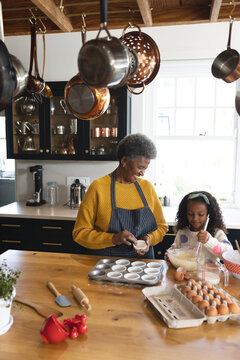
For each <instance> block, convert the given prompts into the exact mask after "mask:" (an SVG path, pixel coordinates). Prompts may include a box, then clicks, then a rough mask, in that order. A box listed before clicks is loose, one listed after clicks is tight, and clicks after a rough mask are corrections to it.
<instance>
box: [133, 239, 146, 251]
mask: <svg viewBox="0 0 240 360" xmlns="http://www.w3.org/2000/svg"><path fill="white" fill-rule="evenodd" d="M133 247H134V249H136V250H145V249H146V248H147V244H146V242H145V241H144V240H137V244H136V245H133Z"/></svg>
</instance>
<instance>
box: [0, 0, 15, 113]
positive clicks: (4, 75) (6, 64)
mask: <svg viewBox="0 0 240 360" xmlns="http://www.w3.org/2000/svg"><path fill="white" fill-rule="evenodd" d="M0 39H1V40H0V111H2V110H4V109H6V107H7V106H9V105H10V104H11V102H12V98H13V94H14V91H15V89H16V85H17V80H16V71H15V69H14V67H13V64H12V59H11V56H10V54H9V52H8V49H7V47H6V45H5V44H4V31H3V18H2V2H1V1H0Z"/></svg>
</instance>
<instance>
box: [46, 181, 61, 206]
mask: <svg viewBox="0 0 240 360" xmlns="http://www.w3.org/2000/svg"><path fill="white" fill-rule="evenodd" d="M58 197H59V187H58V185H57V183H56V181H50V182H48V183H47V204H48V205H49V206H55V205H57V204H58Z"/></svg>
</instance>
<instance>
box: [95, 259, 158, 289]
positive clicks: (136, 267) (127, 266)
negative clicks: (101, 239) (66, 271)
mask: <svg viewBox="0 0 240 360" xmlns="http://www.w3.org/2000/svg"><path fill="white" fill-rule="evenodd" d="M162 271H163V265H162V264H161V263H160V262H156V261H150V262H145V261H130V260H128V259H123V258H121V259H116V260H115V259H111V258H108V259H101V260H99V261H98V262H97V264H96V265H95V266H94V268H93V269H92V270H91V271H90V272H89V273H88V276H89V277H90V278H91V279H92V280H98V281H100V280H101V281H102V280H104V281H111V282H114V283H118V282H121V283H128V284H141V285H156V284H158V282H159V280H160V277H161V274H162Z"/></svg>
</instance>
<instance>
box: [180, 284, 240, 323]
mask: <svg viewBox="0 0 240 360" xmlns="http://www.w3.org/2000/svg"><path fill="white" fill-rule="evenodd" d="M183 287H184V285H177V289H178V291H179V292H181V291H182V288H183ZM216 289H218V290H220V292H221V293H223V294H224V295H225V297H229V298H230V299H231V300H232V302H235V303H237V304H238V306H239V307H240V301H238V300H237V299H236V298H234V297H233V296H231V295H230V294H229V293H227V292H226V291H225V290H223V289H222V288H218V287H216ZM181 293H182V292H181ZM183 296H184V297H186V296H185V295H183ZM186 299H187V300H188V301H190V302H191V304H192V305H194V304H193V303H192V301H191V300H190V299H188V298H186ZM194 306H195V307H197V308H198V306H197V305H194ZM200 311H201V312H202V313H203V314H204V315H205V318H206V320H207V322H208V323H209V324H214V323H215V322H216V321H226V320H228V319H231V320H234V319H236V318H238V317H240V313H239V314H232V313H229V314H226V315H217V316H207V315H206V314H205V312H204V311H203V310H200Z"/></svg>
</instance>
